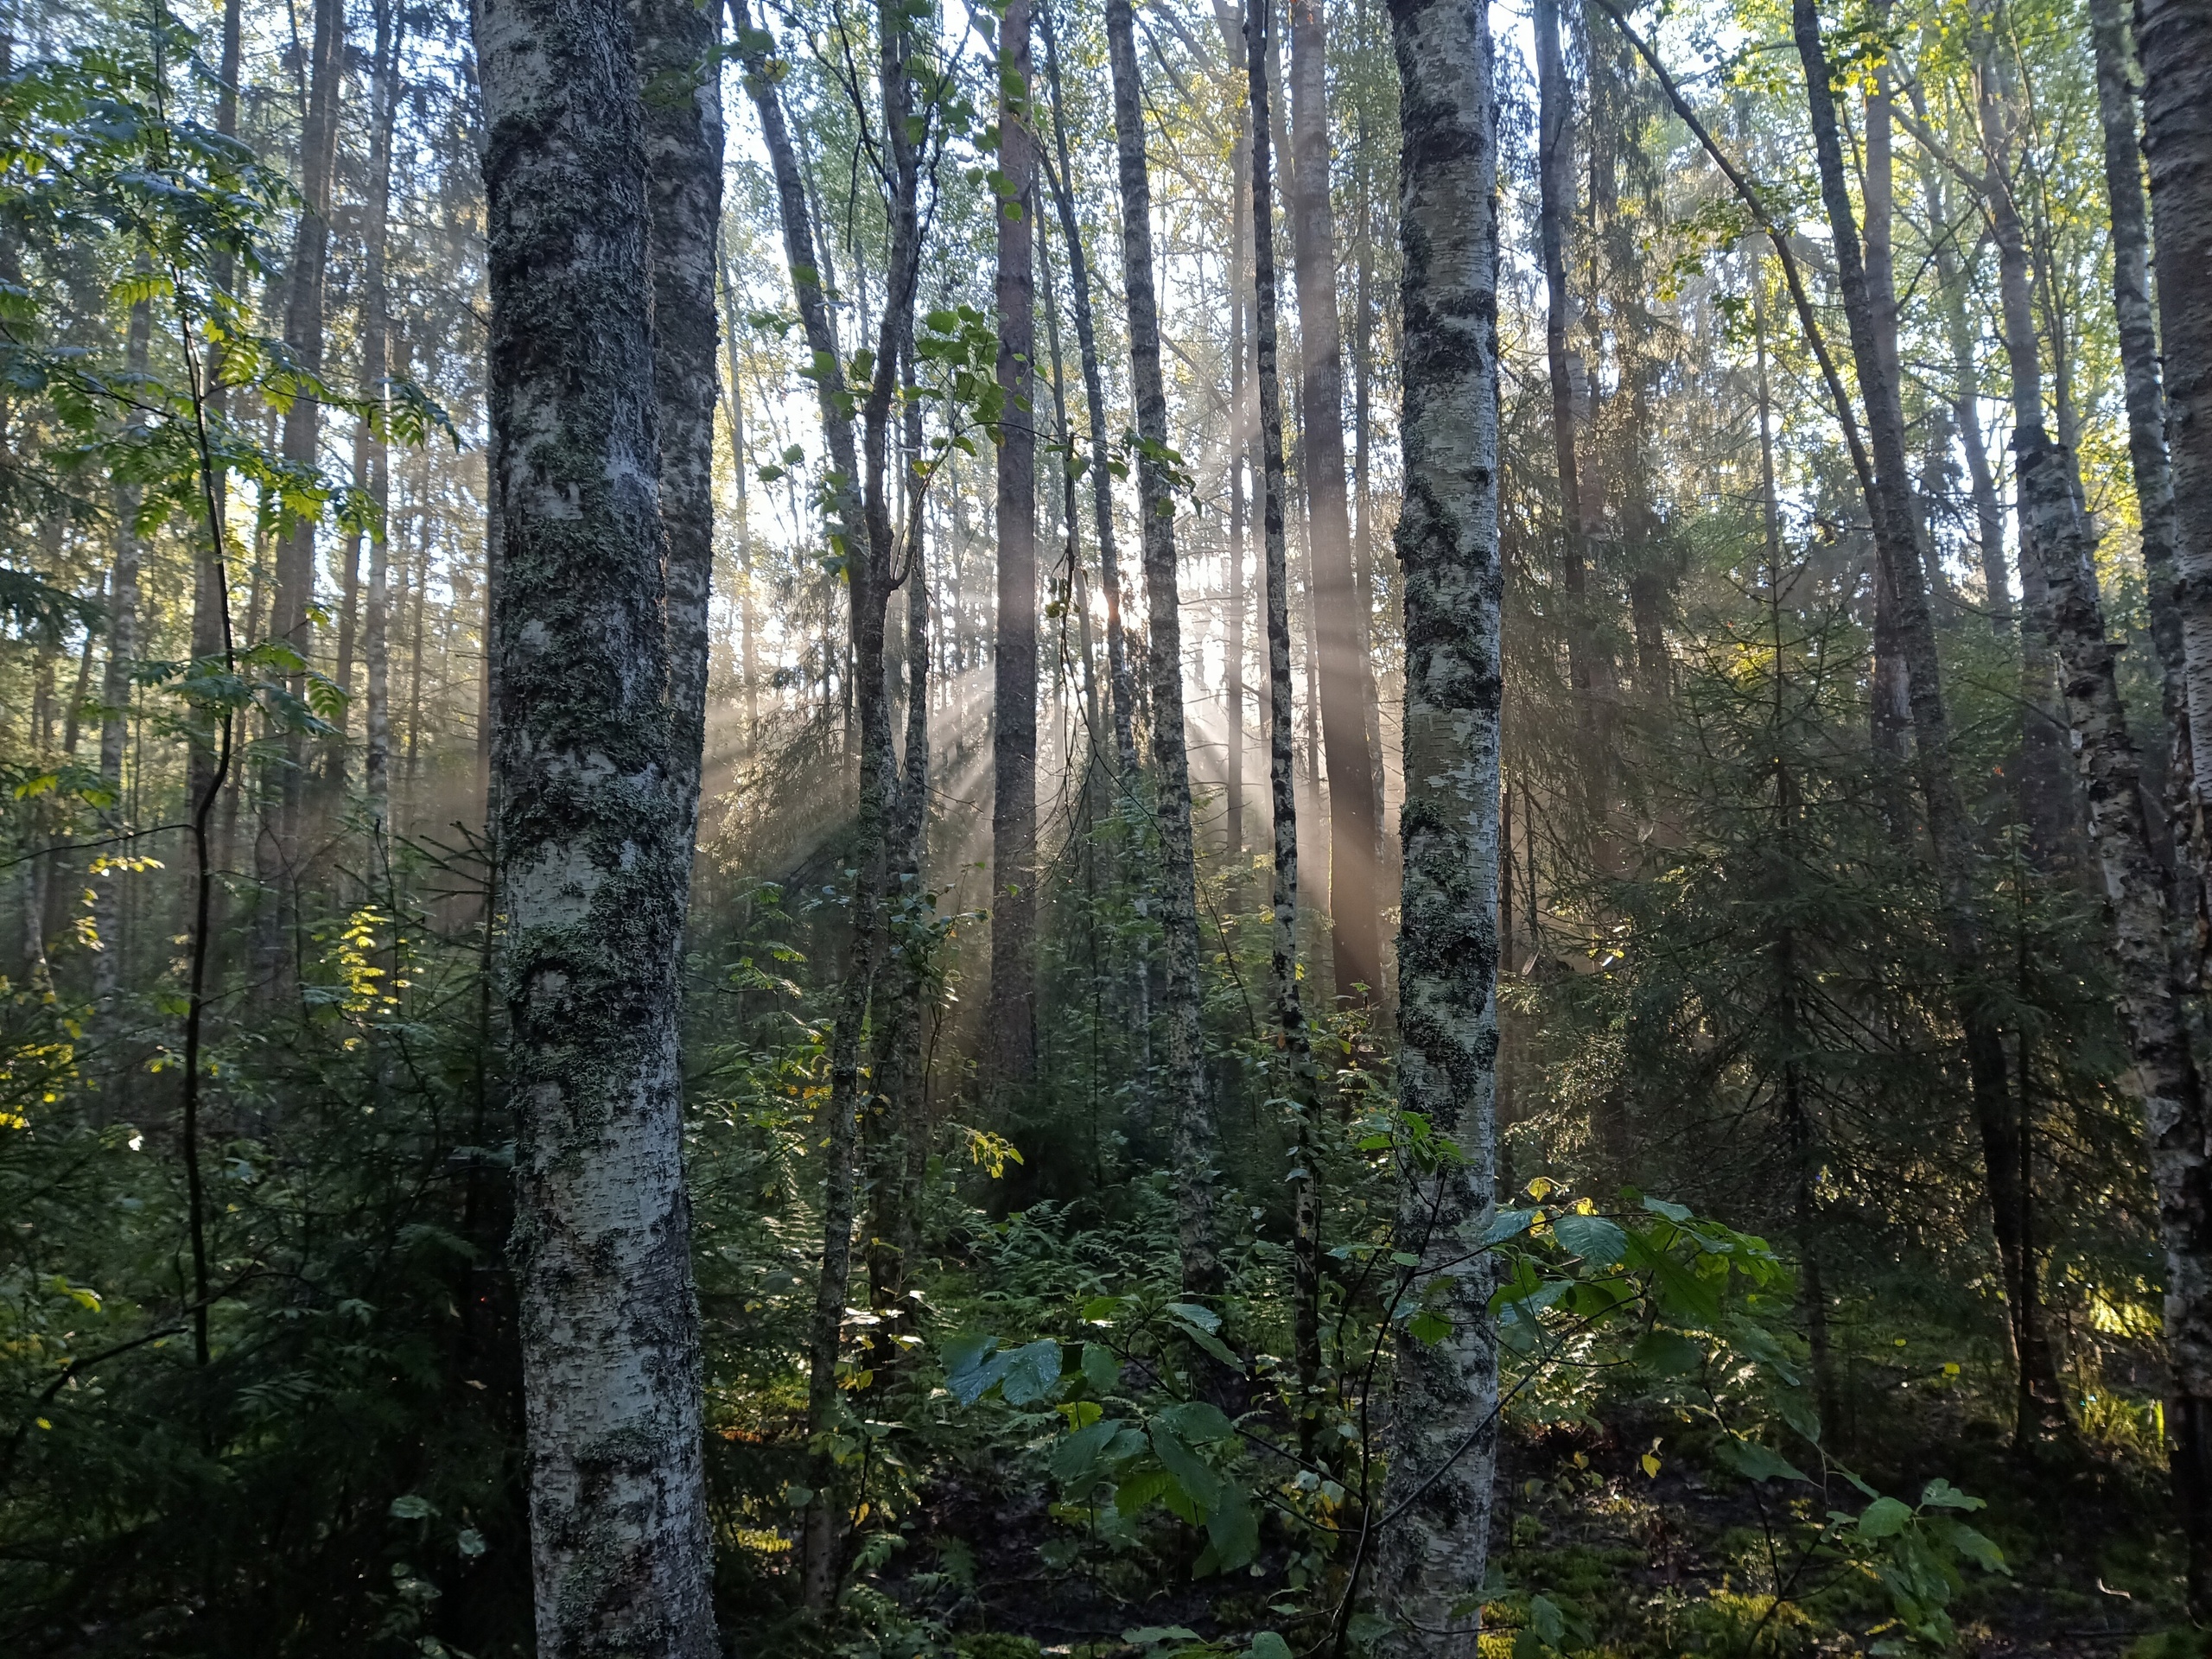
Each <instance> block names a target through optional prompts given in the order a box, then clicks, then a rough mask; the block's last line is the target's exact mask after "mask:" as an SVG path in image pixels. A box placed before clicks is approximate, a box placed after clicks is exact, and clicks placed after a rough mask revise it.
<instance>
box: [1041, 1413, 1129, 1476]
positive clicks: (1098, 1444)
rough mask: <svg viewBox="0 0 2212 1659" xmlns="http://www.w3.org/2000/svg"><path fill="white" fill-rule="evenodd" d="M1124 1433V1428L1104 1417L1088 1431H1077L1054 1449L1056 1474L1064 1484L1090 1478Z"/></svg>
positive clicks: (1053, 1469) (1053, 1467)
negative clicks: (1091, 1473)
mask: <svg viewBox="0 0 2212 1659" xmlns="http://www.w3.org/2000/svg"><path fill="white" fill-rule="evenodd" d="M1121 1432H1122V1425H1121V1424H1120V1423H1119V1422H1117V1421H1115V1420H1114V1419H1113V1418H1111V1417H1103V1418H1101V1419H1099V1421H1096V1422H1095V1423H1093V1424H1091V1425H1090V1427H1088V1428H1083V1429H1077V1431H1076V1432H1075V1433H1072V1434H1071V1435H1069V1436H1068V1437H1067V1439H1065V1440H1062V1441H1061V1442H1060V1443H1059V1444H1058V1446H1054V1447H1053V1448H1052V1465H1051V1466H1052V1473H1053V1474H1054V1475H1055V1476H1056V1477H1057V1478H1059V1479H1061V1480H1064V1481H1071V1480H1074V1479H1076V1478H1078V1477H1080V1476H1084V1475H1087V1474H1089V1473H1090V1471H1092V1470H1093V1469H1095V1468H1096V1466H1097V1465H1098V1460H1099V1458H1100V1455H1101V1454H1102V1453H1103V1452H1104V1451H1105V1449H1106V1448H1107V1446H1109V1445H1111V1444H1112V1443H1113V1440H1114V1437H1115V1436H1116V1434H1118V1433H1121Z"/></svg>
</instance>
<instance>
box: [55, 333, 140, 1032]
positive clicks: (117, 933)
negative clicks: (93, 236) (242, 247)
mask: <svg viewBox="0 0 2212 1659" xmlns="http://www.w3.org/2000/svg"><path fill="white" fill-rule="evenodd" d="M153 337H154V319H153V314H152V312H151V311H150V310H149V308H148V307H147V303H146V302H145V301H143V300H141V301H139V302H137V304H136V305H133V306H132V307H131V308H130V327H129V329H128V332H127V334H126V335H125V340H124V356H123V363H124V373H125V374H127V375H134V376H135V375H143V374H144V373H145V372H146V364H147V359H148V353H149V349H150V347H151V346H152V343H153ZM141 499H142V493H141V492H140V491H139V490H138V489H137V487H136V486H131V485H127V484H126V485H124V486H121V487H120V488H118V490H117V491H116V501H115V518H116V524H115V568H114V569H113V570H111V572H110V573H109V575H108V582H107V671H106V673H105V675H104V676H102V678H101V685H100V779H101V781H102V782H103V783H105V785H107V787H108V788H109V789H111V791H114V792H115V798H116V799H117V800H118V803H119V802H121V801H122V800H123V799H124V798H125V797H124V792H123V751H124V745H125V743H126V741H128V739H129V737H130V694H131V691H132V690H133V689H134V687H135V686H136V684H137V682H136V681H135V680H134V679H133V678H132V677H131V676H132V671H133V670H134V669H135V668H136V667H137V660H136V659H137V654H138V567H139V563H140V561H141V560H142V558H143V556H144V552H145V543H144V542H143V540H141V538H140V537H139V534H138V524H137V518H138V508H139V503H140V500H141ZM85 652H86V661H87V662H90V660H91V657H92V640H91V638H90V636H89V634H88V635H87V637H86V641H85ZM77 701H78V702H82V701H83V696H82V693H81V691H80V692H79V696H78V699H77ZM76 721H77V711H76V708H75V707H74V705H73V706H72V707H71V709H70V711H69V727H70V730H71V731H72V733H73V732H74V731H75V729H76ZM73 742H74V740H73V739H72V743H73ZM119 877H120V872H118V871H113V870H111V871H110V872H108V873H107V874H106V875H105V877H103V878H102V879H101V880H100V881H99V886H98V887H94V888H93V890H92V891H93V893H95V894H96V895H97V897H96V899H95V902H94V906H93V912H92V920H93V925H94V927H95V928H96V930H97V931H98V932H99V939H100V953H99V956H98V957H94V958H93V965H92V988H93V993H94V995H96V996H97V997H98V998H99V1001H100V1003H101V1005H102V1010H103V1013H112V1011H113V1010H112V1007H111V1005H112V1003H113V1001H114V998H115V994H116V992H117V990H118V988H120V987H121V984H122V970H123V949H124V938H123V883H122V881H121V880H120V879H119Z"/></svg>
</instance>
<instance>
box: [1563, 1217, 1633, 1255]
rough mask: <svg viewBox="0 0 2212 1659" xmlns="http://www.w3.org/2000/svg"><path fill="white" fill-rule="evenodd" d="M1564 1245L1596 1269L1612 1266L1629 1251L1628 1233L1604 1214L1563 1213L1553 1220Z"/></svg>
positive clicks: (1571, 1252) (1564, 1247)
mask: <svg viewBox="0 0 2212 1659" xmlns="http://www.w3.org/2000/svg"><path fill="white" fill-rule="evenodd" d="M1552 1231H1553V1232H1554V1233H1556V1234H1557V1235H1558V1236H1559V1242H1560V1247H1561V1248H1562V1249H1566V1250H1567V1251H1568V1252H1569V1253H1570V1254H1573V1255H1579V1256H1580V1257H1581V1258H1582V1260H1583V1262H1585V1264H1586V1265H1587V1266H1590V1267H1593V1268H1610V1267H1611V1266H1612V1265H1613V1263H1615V1262H1618V1261H1619V1260H1620V1259H1621V1258H1622V1257H1623V1256H1624V1255H1627V1254H1628V1235H1627V1234H1626V1233H1624V1232H1623V1231H1622V1230H1620V1228H1619V1227H1618V1225H1617V1224H1614V1223H1612V1222H1610V1221H1608V1220H1606V1219H1605V1217H1603V1216H1577V1215H1565V1216H1560V1217H1558V1218H1557V1219H1556V1220H1554V1222H1553V1223H1552Z"/></svg>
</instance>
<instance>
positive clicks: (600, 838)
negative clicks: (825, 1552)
mask: <svg viewBox="0 0 2212 1659" xmlns="http://www.w3.org/2000/svg"><path fill="white" fill-rule="evenodd" d="M630 48H631V29H630V23H629V19H628V16H627V15H626V10H625V9H624V7H623V6H622V5H621V4H620V3H619V0H589V3H587V4H586V5H584V6H582V7H575V6H569V7H563V8H557V9H556V8H555V7H554V6H552V5H550V4H549V3H547V0H486V3H484V4H483V5H482V7H481V8H480V10H479V12H478V15H477V19H476V49H477V60H478V62H479V64H480V66H481V70H480V73H481V76H482V85H483V89H484V100H485V113H486V123H487V125H488V127H489V137H488V139H487V143H486V152H485V161H484V172H485V183H486V198H487V204H488V208H489V219H490V269H491V274H492V300H493V325H492V342H491V355H490V362H491V390H492V423H493V433H494V435H495V441H496V442H497V444H498V446H499V447H498V449H497V454H498V455H499V463H500V464H499V471H498V474H497V475H496V477H495V479H494V480H493V489H494V499H495V501H496V503H497V510H498V511H499V513H500V515H501V518H502V532H503V540H502V543H501V547H502V568H501V570H500V581H499V594H498V611H497V614H496V615H495V617H494V620H493V649H494V650H495V651H496V652H497V653H498V658H499V721H498V741H497V747H496V751H495V766H494V772H495V776H496V779H497V783H498V794H499V847H500V852H501V857H502V874H503V880H504V887H505V892H504V894H503V897H504V899H505V911H506V916H507V938H506V946H505V969H504V974H503V978H504V982H505V995H506V1001H507V1007H508V1016H509V1020H510V1021H511V1025H512V1033H513V1036H512V1045H511V1049H510V1054H509V1060H508V1064H509V1065H510V1067H511V1068H512V1075H513V1082H514V1090H515V1098H516V1101H517V1103H518V1108H519V1116H520V1124H519V1134H520V1139H519V1145H518V1152H517V1176H518V1203H517V1208H516V1223H515V1237H514V1242H513V1254H514V1261H515V1268H516V1275H517V1279H518V1285H519V1288H520V1295H521V1324H522V1336H523V1357H524V1404H525V1410H526V1417H527V1422H528V1426H529V1432H530V1447H531V1561H532V1567H533V1570H534V1576H535V1580H536V1587H537V1650H538V1652H539V1653H540V1654H541V1655H543V1656H547V1659H558V1656H567V1655H572V1654H574V1655H584V1654H603V1653H616V1652H631V1653H651V1654H656V1655H670V1656H686V1659H689V1656H697V1659H709V1656H712V1655H715V1654H716V1653H718V1652H719V1650H720V1649H719V1646H718V1643H717V1641H716V1638H715V1619H714V1609H713V1603H712V1600H711V1596H710V1590H711V1586H712V1580H713V1558H712V1545H711V1541H710V1537H709V1529H708V1522H707V1511H706V1485H705V1478H704V1469H703V1462H702V1421H701V1419H702V1402H701V1363H700V1353H699V1322H698V1309H697V1305H696V1299H695V1297H694V1294H693V1291H692V1282H691V1263H690V1203H689V1200H688V1198H687V1197H686V1195H685V1192H684V1189H683V1136H682V1113H681V1100H680V1082H681V1078H680V1074H679V1071H678V1068H677V1008H678V1001H679V998H680V995H681V986H680V982H679V980H678V977H677V966H678V950H679V947H680V944H681V942H682V937H683V913H684V906H685V901H686V896H687V891H688V880H687V876H688V872H689V869H690V859H689V856H688V852H689V849H688V845H687V835H688V830H689V828H690V822H691V813H692V806H691V803H690V801H689V800H688V799H686V798H685V790H686V786H687V785H686V776H685V774H684V772H683V768H682V766H681V765H680V763H679V757H678V755H677V752H676V747H675V743H676V727H677V718H676V711H675V710H674V709H672V707H671V664H670V661H669V639H668V628H667V622H666V606H667V593H666V587H665V582H664V576H663V561H664V556H665V541H664V531H663V530H662V526H661V521H660V506H659V500H658V488H657V481H656V479H655V477H654V473H653V457H654V456H655V455H656V454H657V453H658V442H657V435H656V430H655V416H656V410H655V397H654V388H653V359H652V291H651V288H650V286H649V266H648V257H647V245H648V238H649V223H650V202H649V199H648V175H647V166H646V161H645V144H644V134H643V132H642V130H641V127H642V122H641V115H640V111H639V105H638V94H637V82H636V79H635V77H634V74H633V73H632V60H631V54H630Z"/></svg>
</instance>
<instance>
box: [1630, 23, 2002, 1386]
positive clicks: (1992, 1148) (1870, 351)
mask: <svg viewBox="0 0 2212 1659" xmlns="http://www.w3.org/2000/svg"><path fill="white" fill-rule="evenodd" d="M1609 10H1610V7H1609ZM1791 23H1792V29H1793V32H1794V34H1795V35H1796V46H1797V53H1798V56H1799V58H1800V60H1802V63H1803V66H1804V72H1805V87H1806V94H1807V102H1808V106H1809V108H1810V111H1811V115H1812V125H1813V140H1814V149H1815V157H1816V159H1817V161H1818V163H1819V167H1820V176H1821V200H1822V202H1823V205H1824V206H1825V207H1826V208H1827V218H1828V227H1829V231H1830V233H1831V236H1832V238H1833V242H1834V251H1835V263H1836V276H1837V279H1838V285H1839V286H1840V289H1842V294H1843V304H1844V315H1845V320H1846V321H1847V324H1848V325H1849V327H1850V333H1851V347H1852V356H1853V359H1854V360H1855V363H1856V365H1857V368H1858V371H1859V387H1860V391H1861V395H1862V397H1863V398H1864V400H1865V404H1866V426H1867V435H1868V439H1869V444H1868V447H1869V448H1871V449H1872V458H1871V461H1869V460H1868V459H1867V458H1866V455H1865V454H1864V452H1863V451H1859V452H1858V453H1855V454H1854V456H1853V462H1854V465H1855V466H1857V467H1858V468H1859V477H1860V483H1861V486H1862V488H1863V489H1864V490H1865V493H1866V506H1867V512H1868V516H1869V517H1870V518H1872V520H1873V530H1874V546H1875V550H1876V552H1877V554H1878V556H1879V558H1880V560H1881V563H1882V567H1883V573H1884V574H1885V575H1886V576H1887V577H1888V578H1889V581H1890V582H1891V588H1892V591H1893V592H1894V593H1895V594H1896V597H1897V639H1898V648H1899V651H1900V653H1901V654H1902V655H1903V657H1904V664H1905V674H1906V677H1907V681H1908V683H1909V684H1910V698H1911V705H1912V727H1913V740H1914V745H1915V747H1914V755H1913V761H1914V769H1915V771H1916V772H1917V773H1918V774H1919V779H1920V791H1921V798H1922V803H1923V806H1924V807H1925V809H1926V812H1927V818H1928V836H1929V842H1930V844H1931V846H1932V847H1933V849H1934V853H1935V862H1936V879H1937V880H1938V882H1939V883H1940V884H1941V889H1942V903H1943V934H1944V946H1945V950H1946V953H1947V954H1948V957H1949V958H1950V969H1951V973H1952V977H1953V990H1952V995H1953V998H1954V1000H1955V1007H1957V1009H1958V1014H1959V1023H1960V1026H1961V1028H1962V1030H1963V1033H1964V1036H1965V1048H1966V1059H1967V1081H1968V1086H1969V1089H1970V1091H1971V1094H1972V1098H1973V1103H1974V1116H1975V1120H1976V1122H1977V1123H1978V1124H1979V1125H1980V1130H1981V1139H1982V1145H1983V1149H1984V1154H1985V1159H1986V1178H1987V1180H1988V1185H1989V1198H1990V1207H1991V1209H1992V1210H1993V1211H1994V1213H1995V1227H1994V1231H1995V1233H1996V1237H1997V1246H1998V1251H1999V1256H2000V1258H2001V1260H2002V1263H2003V1266H2004V1268H2005V1275H2006V1283H2007V1285H2008V1286H2013V1287H2017V1286H2018V1285H2020V1284H2022V1283H2023V1282H2024V1280H2023V1278H2022V1275H2021V1265H2022V1262H2023V1255H2024V1253H2023V1249H2022V1244H2021V1236H2020V1232H2019V1229H2018V1221H2019V1217H2020V1213H2021V1212H2020V1206H2019V1203H2018V1199H2019V1197H2020V1193H2019V1190H2018V1186H2019V1183H2018V1157H2017V1148H2016V1147H2015V1142H2016V1141H2017V1139H2018V1125H2017V1123H2016V1122H2015V1121H2014V1118H2013V1109H2012V1099H2011V1094H2010V1090H2008V1089H2007V1087H2006V1071H2005V1050H2004V1044H2003V1039H2002V1035H2001V1033H2000V1032H1999V1029H1998V1027H1997V1024H1996V1020H1995V1019H1994V1017H1993V1014H1991V1012H1990V1010H1989V1008H1988V1007H1987V1006H1986V1003H1985V1002H1984V1001H1983V999H1982V995H1981V993H1980V990H1979V988H1978V986H1979V984H1980V979H1981V969H1982V954H1983V953H1982V942H1981V929H1980V918H1979V917H1978V916H1977V915H1976V913H1975V908H1974V844H1973V826H1972V824H1971V823H1969V822H1968V820H1967V816H1966V809H1965V805H1964V803H1963V801H1962V799H1961V796H1960V792H1959V784H1958V774H1957V772H1956V770H1955V765H1954V762H1953V759H1952V754H1951V727H1950V713H1949V709H1948V707H1947V706H1946V704H1945V702H1944V698H1943V683H1942V667H1941V664H1940V661H1939V659H1938V658H1937V656H1936V628H1935V621H1934V619H1933V617H1932V616H1931V615H1930V614H1929V606H1928V580H1927V569H1926V566H1925V564H1924V563H1923V560H1922V558H1921V556H1920V547H1919V540H1918V537H1917V535H1916V532H1915V530H1914V521H1915V520H1914V512H1913V507H1912V492H1911V486H1910V471H1909V464H1908V462H1907V461H1906V459H1905V447H1904V405H1903V403H1902V402H1901V401H1900V397H1899V392H1898V387H1897V379H1896V378H1895V377H1894V376H1891V375H1889V374H1887V373H1886V372H1885V369H1884V365H1883V359H1882V354H1881V353H1880V351H1879V349H1878V345H1877V339H1876V334H1877V331H1876V324H1875V315H1876V312H1875V296H1873V294H1872V292H1871V289H1870V285H1869V283H1868V282H1867V279H1866V266H1865V264H1864V263H1863V260H1862V258H1861V255H1860V249H1859V226H1858V224H1857V222H1856V221H1855V219H1853V214H1852V207H1851V196H1850V192H1849V189H1848V188H1847V184H1846V181H1845V177H1844V168H1843V148H1842V142H1841V139H1840V136H1839V134H1838V131H1837V124H1836V114H1835V94H1834V84H1833V80H1832V77H1831V73H1830V70H1829V67H1828V60H1827V48H1826V47H1825V46H1824V45H1823V44H1822V42H1821V33H1820V18H1819V14H1818V12H1817V10H1816V9H1815V5H1814V0H1792V5H1791ZM1889 302H1890V303H1891V304H1894V303H1895V300H1894V296H1891V299H1890V301H1889ZM1801 308H1802V302H1801ZM1822 349H1823V351H1824V350H1825V348H1824V347H1823V348H1822ZM1824 368H1825V365H1824ZM1831 380H1832V384H1833V377H1831ZM1837 413H1838V416H1839V418H1840V419H1842V420H1844V421H1845V422H1846V424H1847V435H1850V436H1851V438H1852V439H1853V447H1854V450H1855V451H1856V450H1858V442H1857V440H1858V434H1857V432H1856V429H1855V426H1854V425H1853V423H1851V421H1850V406H1849V404H1847V403H1844V402H1841V401H1840V398H1839V407H1838V410H1837ZM2022 1312H2023V1310H2022V1309H2020V1308H2019V1307H2018V1306H2017V1305H2016V1306H2014V1307H2013V1309H2012V1317H2013V1319H2014V1322H2015V1325H2016V1334H2017V1326H2018V1321H2019V1319H2020V1317H2021V1314H2022ZM2030 1351H2031V1350H2029V1349H2027V1348H2024V1349H2023V1355H2024V1356H2025V1355H2026V1354H2027V1353H2028V1352H2030Z"/></svg>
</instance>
